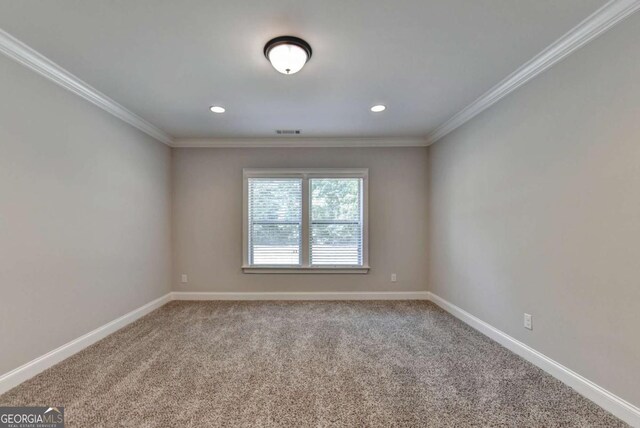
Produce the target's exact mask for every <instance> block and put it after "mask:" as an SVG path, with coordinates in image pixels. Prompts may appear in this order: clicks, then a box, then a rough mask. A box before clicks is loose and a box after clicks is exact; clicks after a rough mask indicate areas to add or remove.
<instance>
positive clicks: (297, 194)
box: [248, 178, 302, 265]
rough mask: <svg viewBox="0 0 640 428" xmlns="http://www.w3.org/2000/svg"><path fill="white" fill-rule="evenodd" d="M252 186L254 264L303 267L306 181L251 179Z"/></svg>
mask: <svg viewBox="0 0 640 428" xmlns="http://www.w3.org/2000/svg"><path fill="white" fill-rule="evenodd" d="M248 184H249V253H250V254H249V260H250V261H251V264H253V265H298V264H300V245H301V240H300V237H301V234H300V231H301V228H302V180H300V179H284V178H250V179H249V183H248Z"/></svg>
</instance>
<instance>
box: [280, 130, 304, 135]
mask: <svg viewBox="0 0 640 428" xmlns="http://www.w3.org/2000/svg"><path fill="white" fill-rule="evenodd" d="M300 132H301V131H300V130H299V129H276V134H278V135H300Z"/></svg>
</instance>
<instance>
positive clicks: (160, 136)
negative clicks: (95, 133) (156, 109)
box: [0, 29, 173, 145]
mask: <svg viewBox="0 0 640 428" xmlns="http://www.w3.org/2000/svg"><path fill="white" fill-rule="evenodd" d="M0 52H1V53H3V54H5V55H6V56H8V57H9V58H11V59H13V60H15V61H17V62H19V63H20V64H22V65H24V66H26V67H29V68H30V69H32V70H33V71H35V72H37V73H39V74H40V75H42V76H44V77H46V78H47V79H49V80H51V81H52V82H54V83H56V84H58V85H60V86H62V87H63V88H65V89H67V90H69V91H71V92H73V93H74V94H76V95H79V96H80V97H82V98H84V99H85V100H87V101H89V102H91V103H93V104H95V105H96V106H98V107H100V108H101V109H103V110H105V111H106V112H108V113H111V114H112V115H114V116H115V117H117V118H119V119H121V120H123V121H125V122H127V123H128V124H129V125H132V126H134V127H136V128H138V129H139V130H141V131H142V132H144V133H146V134H148V135H150V136H151V137H153V138H155V139H156V140H159V141H162V142H163V143H165V144H167V145H171V143H172V142H173V138H172V137H171V136H170V135H169V134H167V133H166V132H164V131H162V130H161V129H160V128H158V127H156V126H154V125H152V124H151V123H149V122H147V121H146V120H144V119H142V118H141V117H140V116H138V115H136V114H135V113H133V112H131V111H129V110H127V109H126V108H125V107H123V106H122V105H120V104H118V103H117V102H115V101H114V100H112V99H111V98H109V97H108V96H106V95H105V94H103V93H102V92H100V91H98V90H97V89H95V88H94V87H92V86H91V85H89V84H88V83H86V82H84V81H82V80H81V79H79V78H78V77H76V76H74V75H73V74H71V73H70V72H68V71H67V70H65V69H64V68H62V67H60V66H59V65H58V64H56V63H54V62H53V61H51V60H50V59H48V58H46V57H45V56H44V55H42V54H40V53H38V52H36V51H35V50H34V49H32V48H30V47H29V46H27V45H26V44H24V43H22V42H21V41H20V40H18V39H16V38H15V37H13V36H12V35H11V34H9V33H7V32H6V31H4V30H2V29H0Z"/></svg>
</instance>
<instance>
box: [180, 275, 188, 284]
mask: <svg viewBox="0 0 640 428" xmlns="http://www.w3.org/2000/svg"><path fill="white" fill-rule="evenodd" d="M180 282H181V283H183V284H186V283H187V282H189V277H188V276H187V274H186V273H183V274H182V275H181V276H180Z"/></svg>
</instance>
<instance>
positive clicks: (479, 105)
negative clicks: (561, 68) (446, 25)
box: [426, 0, 640, 145]
mask: <svg viewBox="0 0 640 428" xmlns="http://www.w3.org/2000/svg"><path fill="white" fill-rule="evenodd" d="M638 9H640V0H611V1H609V2H608V3H606V4H605V5H604V6H602V7H601V8H600V9H598V10H597V11H595V12H594V13H593V14H591V15H590V16H589V17H588V18H586V19H585V20H584V21H582V22H581V23H580V24H578V25H577V26H576V27H574V28H573V29H572V30H571V31H569V32H568V33H566V34H565V35H564V36H562V37H560V38H559V39H558V40H556V41H555V42H553V43H552V44H551V45H549V46H548V47H547V48H546V49H545V50H543V51H542V52H540V53H539V54H538V55H536V56H535V57H533V58H532V59H531V60H529V61H528V62H526V63H525V64H524V65H522V66H521V67H520V68H518V69H517V70H516V71H514V72H513V73H511V74H510V75H509V76H507V77H506V78H505V79H503V80H502V81H500V83H498V84H497V85H496V86H494V87H493V88H491V89H489V91H487V92H485V93H484V94H483V95H482V96H481V97H480V98H478V99H477V100H475V101H474V102H472V103H471V104H469V105H468V106H467V107H465V108H463V109H462V110H460V111H459V112H458V113H456V114H455V115H454V116H453V117H451V118H450V119H449V120H447V121H446V122H444V123H443V124H441V125H440V126H438V127H437V128H436V129H435V130H434V131H433V132H431V133H430V134H429V135H428V136H427V138H426V140H427V145H431V144H433V143H435V142H436V141H438V140H439V139H441V138H442V137H444V136H445V135H447V134H448V133H450V132H451V131H453V130H454V129H456V128H458V127H459V126H461V125H463V124H464V123H466V122H468V121H469V120H471V119H472V118H473V117H475V116H477V115H478V114H480V113H481V112H482V111H484V110H486V109H487V108H489V107H490V106H492V105H493V104H495V103H496V102H498V101H500V100H501V99H502V98H504V97H506V96H507V95H509V94H510V93H511V92H513V91H515V90H516V89H518V88H519V87H520V86H522V85H524V84H525V83H527V82H528V81H530V80H531V79H533V78H534V77H536V76H538V75H539V74H541V73H542V72H544V71H545V70H547V69H549V68H550V67H552V66H553V65H555V64H557V63H558V62H560V61H562V60H563V59H564V58H566V57H567V56H568V55H570V54H571V53H573V52H574V51H576V50H578V49H579V48H581V47H582V46H584V45H585V44H587V43H589V42H590V41H591V40H593V39H595V38H596V37H598V36H599V35H601V34H602V33H604V32H605V31H607V30H608V29H610V28H611V27H613V26H614V25H616V24H617V23H619V22H621V21H622V20H623V19H625V18H627V17H628V16H630V15H631V14H633V13H634V12H636V11H637V10H638Z"/></svg>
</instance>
